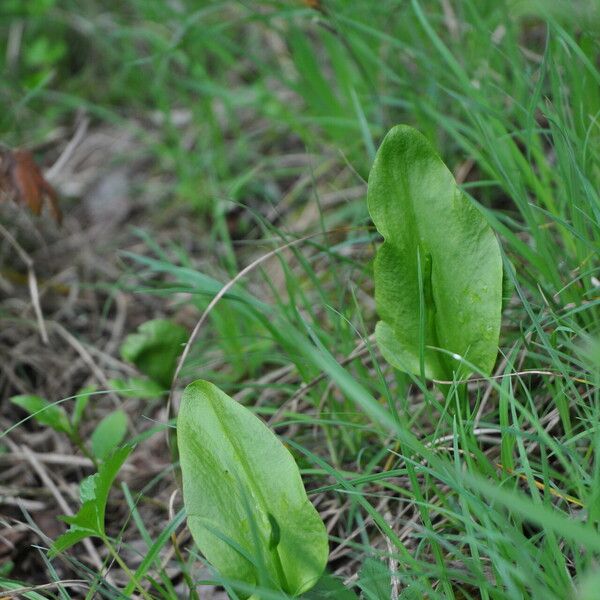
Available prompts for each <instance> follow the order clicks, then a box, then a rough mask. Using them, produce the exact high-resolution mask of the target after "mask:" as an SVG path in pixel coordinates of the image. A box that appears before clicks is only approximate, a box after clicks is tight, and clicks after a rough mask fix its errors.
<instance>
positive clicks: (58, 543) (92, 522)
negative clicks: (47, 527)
mask: <svg viewBox="0 0 600 600" xmlns="http://www.w3.org/2000/svg"><path fill="white" fill-rule="evenodd" d="M132 450H133V446H124V447H123V448H119V449H118V450H115V452H113V453H112V454H111V455H110V456H109V457H108V458H107V459H106V461H105V462H103V463H102V465H101V466H100V469H99V470H98V472H97V473H96V474H95V475H92V476H90V477H88V478H86V479H84V480H83V481H82V482H81V485H80V489H79V492H80V497H81V502H82V504H81V508H80V509H79V511H78V512H77V514H76V515H73V516H72V517H69V516H63V517H62V520H63V521H65V523H68V524H69V525H70V527H69V530H68V531H67V532H66V533H63V535H61V536H59V537H58V538H57V539H56V540H55V542H54V543H53V544H52V547H51V548H50V550H49V552H48V555H49V557H50V558H53V557H55V556H56V555H57V554H59V553H60V552H63V551H64V550H67V549H68V548H70V547H71V546H73V545H74V544H76V543H77V542H80V541H81V540H83V539H85V538H86V537H92V536H95V537H103V536H104V535H105V532H104V515H105V512H106V503H107V502H108V493H109V491H110V488H111V487H112V484H113V482H114V480H115V477H116V476H117V474H118V472H119V471H120V469H121V467H122V466H123V463H124V462H125V461H126V460H127V457H128V456H129V455H130V454H131V452H132Z"/></svg>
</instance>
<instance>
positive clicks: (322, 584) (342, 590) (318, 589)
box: [302, 573, 358, 600]
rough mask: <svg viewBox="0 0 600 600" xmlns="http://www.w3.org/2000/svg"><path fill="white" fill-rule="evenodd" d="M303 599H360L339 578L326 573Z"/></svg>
mask: <svg viewBox="0 0 600 600" xmlns="http://www.w3.org/2000/svg"><path fill="white" fill-rule="evenodd" d="M302 599H303V600H358V596H357V595H356V594H355V593H354V592H353V591H352V590H349V589H348V588H346V587H344V584H343V583H342V582H341V581H340V580H339V579H338V578H337V577H332V576H331V575H329V574H327V573H325V575H323V577H321V579H319V581H318V582H317V585H315V587H314V588H313V589H312V590H310V592H308V593H306V594H303V595H302Z"/></svg>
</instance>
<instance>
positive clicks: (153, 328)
mask: <svg viewBox="0 0 600 600" xmlns="http://www.w3.org/2000/svg"><path fill="white" fill-rule="evenodd" d="M187 339H188V333H187V331H186V330H185V329H184V328H183V327H181V326H180V325H176V324H175V323H172V322H171V321H168V320H166V319H156V320H154V321H147V322H146V323H143V324H142V325H140V326H139V327H138V332H137V333H132V334H131V335H128V336H127V337H126V338H125V341H124V342H123V345H122V346H121V356H122V357H123V359H124V360H127V361H129V362H131V363H133V364H134V365H135V366H136V367H137V368H138V369H139V370H140V371H141V372H142V373H144V375H147V376H148V377H150V378H151V379H153V380H154V381H156V382H157V383H159V384H160V385H162V386H163V387H164V388H169V386H170V385H171V379H172V377H173V373H174V372H175V367H176V366H177V357H178V356H179V355H180V354H181V352H182V350H183V344H184V343H185V342H186V341H187Z"/></svg>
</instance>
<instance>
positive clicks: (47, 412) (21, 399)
mask: <svg viewBox="0 0 600 600" xmlns="http://www.w3.org/2000/svg"><path fill="white" fill-rule="evenodd" d="M10 401H11V402H12V403H13V404H15V405H16V406H20V407H21V408H22V409H24V410H26V411H27V412H28V413H29V414H30V415H31V416H32V417H34V418H35V420H36V421H37V422H38V423H40V424H41V425H47V426H48V427H52V429H54V430H55V431H60V432H63V433H71V424H70V423H69V419H68V417H67V413H65V411H64V410H63V408H62V407H61V406H57V405H56V404H52V403H50V402H48V401H47V400H44V398H40V397H39V396H33V395H31V396H30V395H23V396H13V397H12V398H11V399H10Z"/></svg>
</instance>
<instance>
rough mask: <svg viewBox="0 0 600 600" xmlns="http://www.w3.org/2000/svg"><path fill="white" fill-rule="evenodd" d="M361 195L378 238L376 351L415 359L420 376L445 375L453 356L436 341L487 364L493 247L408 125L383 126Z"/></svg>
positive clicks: (498, 284) (492, 336)
mask: <svg viewBox="0 0 600 600" xmlns="http://www.w3.org/2000/svg"><path fill="white" fill-rule="evenodd" d="M368 205H369V212H370V214H371V217H372V219H373V222H374V223H375V226H376V227H377V230H378V231H379V232H380V233H381V235H382V236H383V238H384V243H383V245H382V246H381V247H380V248H379V250H378V252H377V257H376V259H375V302H376V305H377V311H378V313H379V316H380V318H381V321H380V322H379V323H378V324H377V327H376V329H375V335H376V339H377V342H378V344H379V346H380V349H381V352H382V354H383V356H384V357H385V359H386V360H387V361H388V362H389V363H390V364H391V365H393V366H394V367H396V368H398V369H400V370H402V371H405V372H408V373H413V374H416V375H420V374H421V369H422V367H423V368H424V372H425V375H426V376H427V377H429V378H433V379H451V378H452V374H453V372H454V371H458V370H459V369H458V366H459V363H458V360H457V358H456V357H453V356H451V355H448V354H447V353H444V352H440V351H439V350H436V348H437V349H443V350H445V351H447V352H450V353H452V354H455V355H459V356H460V357H464V358H465V359H466V360H467V361H468V362H470V363H472V364H474V365H475V366H476V367H477V368H478V369H479V370H480V371H481V372H482V373H484V374H489V373H490V372H491V371H492V369H493V367H494V363H495V360H496V355H497V353H498V338H499V334H500V321H501V311H502V258H501V254H500V247H499V244H498V241H497V239H496V237H495V235H494V233H493V232H492V230H491V228H490V227H489V225H488V224H487V222H486V220H485V218H484V217H483V215H482V213H481V212H480V211H479V210H478V209H477V208H476V206H475V205H474V204H472V203H471V202H470V201H469V200H468V199H467V198H466V197H465V195H464V194H463V193H462V192H461V191H460V189H459V188H458V186H457V185H456V182H455V181H454V178H453V176H452V174H451V173H450V171H449V170H448V169H447V167H446V165H444V163H443V162H442V160H441V159H440V158H439V156H438V155H437V154H436V153H435V151H434V150H433V148H432V146H431V145H430V143H429V142H428V141H427V139H426V138H425V137H424V136H423V135H422V134H420V133H419V132H418V131H416V130H415V129H412V128H411V127H407V126H397V127H394V128H393V129H392V130H391V131H390V132H389V133H388V134H387V135H386V137H385V139H384V140H383V143H382V144H381V147H380V148H379V151H378V152H377V156H376V158H375V162H374V164H373V168H372V169H371V174H370V176H369V191H368ZM422 348H423V352H422V350H421V349H422ZM421 361H422V362H421ZM466 374H467V373H466V372H465V369H463V370H461V371H460V376H466Z"/></svg>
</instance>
